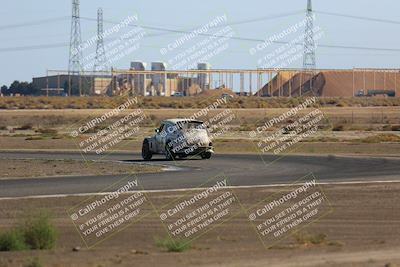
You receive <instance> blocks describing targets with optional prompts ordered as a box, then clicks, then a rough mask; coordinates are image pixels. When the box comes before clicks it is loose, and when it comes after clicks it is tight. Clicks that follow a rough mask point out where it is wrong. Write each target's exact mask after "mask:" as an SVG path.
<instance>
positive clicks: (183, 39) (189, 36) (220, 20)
mask: <svg viewBox="0 0 400 267" xmlns="http://www.w3.org/2000/svg"><path fill="white" fill-rule="evenodd" d="M226 21H227V16H226V14H224V15H221V16H217V17H215V18H214V19H212V20H210V21H209V22H208V23H206V24H204V25H203V26H200V27H198V28H196V29H194V30H192V31H190V32H189V33H185V34H184V35H183V36H180V37H179V38H177V39H176V40H174V41H173V42H171V43H169V44H167V45H166V46H165V47H163V48H161V49H160V53H161V54H162V55H166V54H168V53H169V52H172V51H174V50H175V49H178V48H180V47H181V46H183V45H184V44H185V43H187V42H189V41H191V40H193V39H194V38H196V37H198V36H199V35H202V34H206V33H208V32H209V31H210V30H211V29H213V28H215V27H217V26H220V25H221V24H224V23H226Z"/></svg>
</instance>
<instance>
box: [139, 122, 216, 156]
mask: <svg viewBox="0 0 400 267" xmlns="http://www.w3.org/2000/svg"><path fill="white" fill-rule="evenodd" d="M155 132H156V134H155V135H154V136H152V137H147V138H145V139H144V141H143V146H142V157H143V159H144V160H150V159H151V158H152V156H153V154H163V155H165V157H166V159H167V160H173V159H175V158H176V157H179V158H185V157H187V156H190V155H200V156H201V158H202V159H209V158H211V155H212V154H213V153H214V148H213V145H212V142H211V138H210V136H209V133H208V130H207V127H206V125H204V123H203V122H202V121H197V120H188V119H169V120H165V121H162V122H161V126H160V128H157V129H156V130H155Z"/></svg>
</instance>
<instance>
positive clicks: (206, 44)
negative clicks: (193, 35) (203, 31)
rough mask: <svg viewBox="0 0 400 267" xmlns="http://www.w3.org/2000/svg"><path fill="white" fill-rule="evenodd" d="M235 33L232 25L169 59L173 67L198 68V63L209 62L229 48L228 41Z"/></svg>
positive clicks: (168, 61)
mask: <svg viewBox="0 0 400 267" xmlns="http://www.w3.org/2000/svg"><path fill="white" fill-rule="evenodd" d="M234 35H235V32H234V31H233V29H232V28H231V27H230V26H226V27H224V28H223V29H221V30H219V31H217V32H216V33H214V34H212V35H211V36H208V37H205V38H204V39H202V40H200V41H198V42H196V43H195V44H194V45H192V46H191V47H189V48H187V49H184V50H183V51H182V52H179V53H178V54H176V55H175V56H172V57H171V58H170V59H168V60H167V63H168V64H169V65H170V66H172V69H196V68H197V63H199V62H208V61H209V60H210V59H212V58H213V57H215V56H217V55H219V54H221V53H222V52H223V51H225V50H227V49H228V48H229V43H228V41H229V40H230V39H231V38H232V37H233V36H234Z"/></svg>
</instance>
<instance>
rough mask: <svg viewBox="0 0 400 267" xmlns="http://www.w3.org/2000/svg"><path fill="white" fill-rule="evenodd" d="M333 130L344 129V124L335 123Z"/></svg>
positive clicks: (339, 130)
mask: <svg viewBox="0 0 400 267" xmlns="http://www.w3.org/2000/svg"><path fill="white" fill-rule="evenodd" d="M332 131H334V132H341V131H344V126H343V125H341V124H340V125H335V126H333V128H332Z"/></svg>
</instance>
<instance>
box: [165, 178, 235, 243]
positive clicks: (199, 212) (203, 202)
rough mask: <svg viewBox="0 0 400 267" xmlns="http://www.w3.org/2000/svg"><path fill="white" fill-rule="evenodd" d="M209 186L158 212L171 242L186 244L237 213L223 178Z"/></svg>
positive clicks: (232, 194) (231, 195) (230, 192)
mask: <svg viewBox="0 0 400 267" xmlns="http://www.w3.org/2000/svg"><path fill="white" fill-rule="evenodd" d="M212 183H213V184H212V185H211V186H209V187H207V188H202V189H199V190H198V191H197V192H195V193H192V194H188V195H186V196H185V197H182V198H180V199H179V200H177V201H175V202H174V203H170V204H168V205H167V206H165V207H163V208H162V209H161V211H160V219H161V221H162V222H163V223H164V224H165V226H166V229H167V230H168V233H169V235H170V237H171V238H172V239H185V240H188V242H190V240H193V239H196V238H198V237H199V236H201V235H203V234H205V233H206V232H208V231H210V230H212V229H213V228H214V227H216V226H217V225H219V224H221V223H223V222H225V221H226V220H228V219H229V218H230V217H231V216H233V214H234V212H236V211H237V210H238V208H239V203H238V201H237V198H236V196H235V195H234V193H233V192H232V191H229V190H227V188H226V187H227V186H228V181H227V178H226V177H225V176H224V175H219V176H217V177H215V178H214V179H212Z"/></svg>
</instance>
